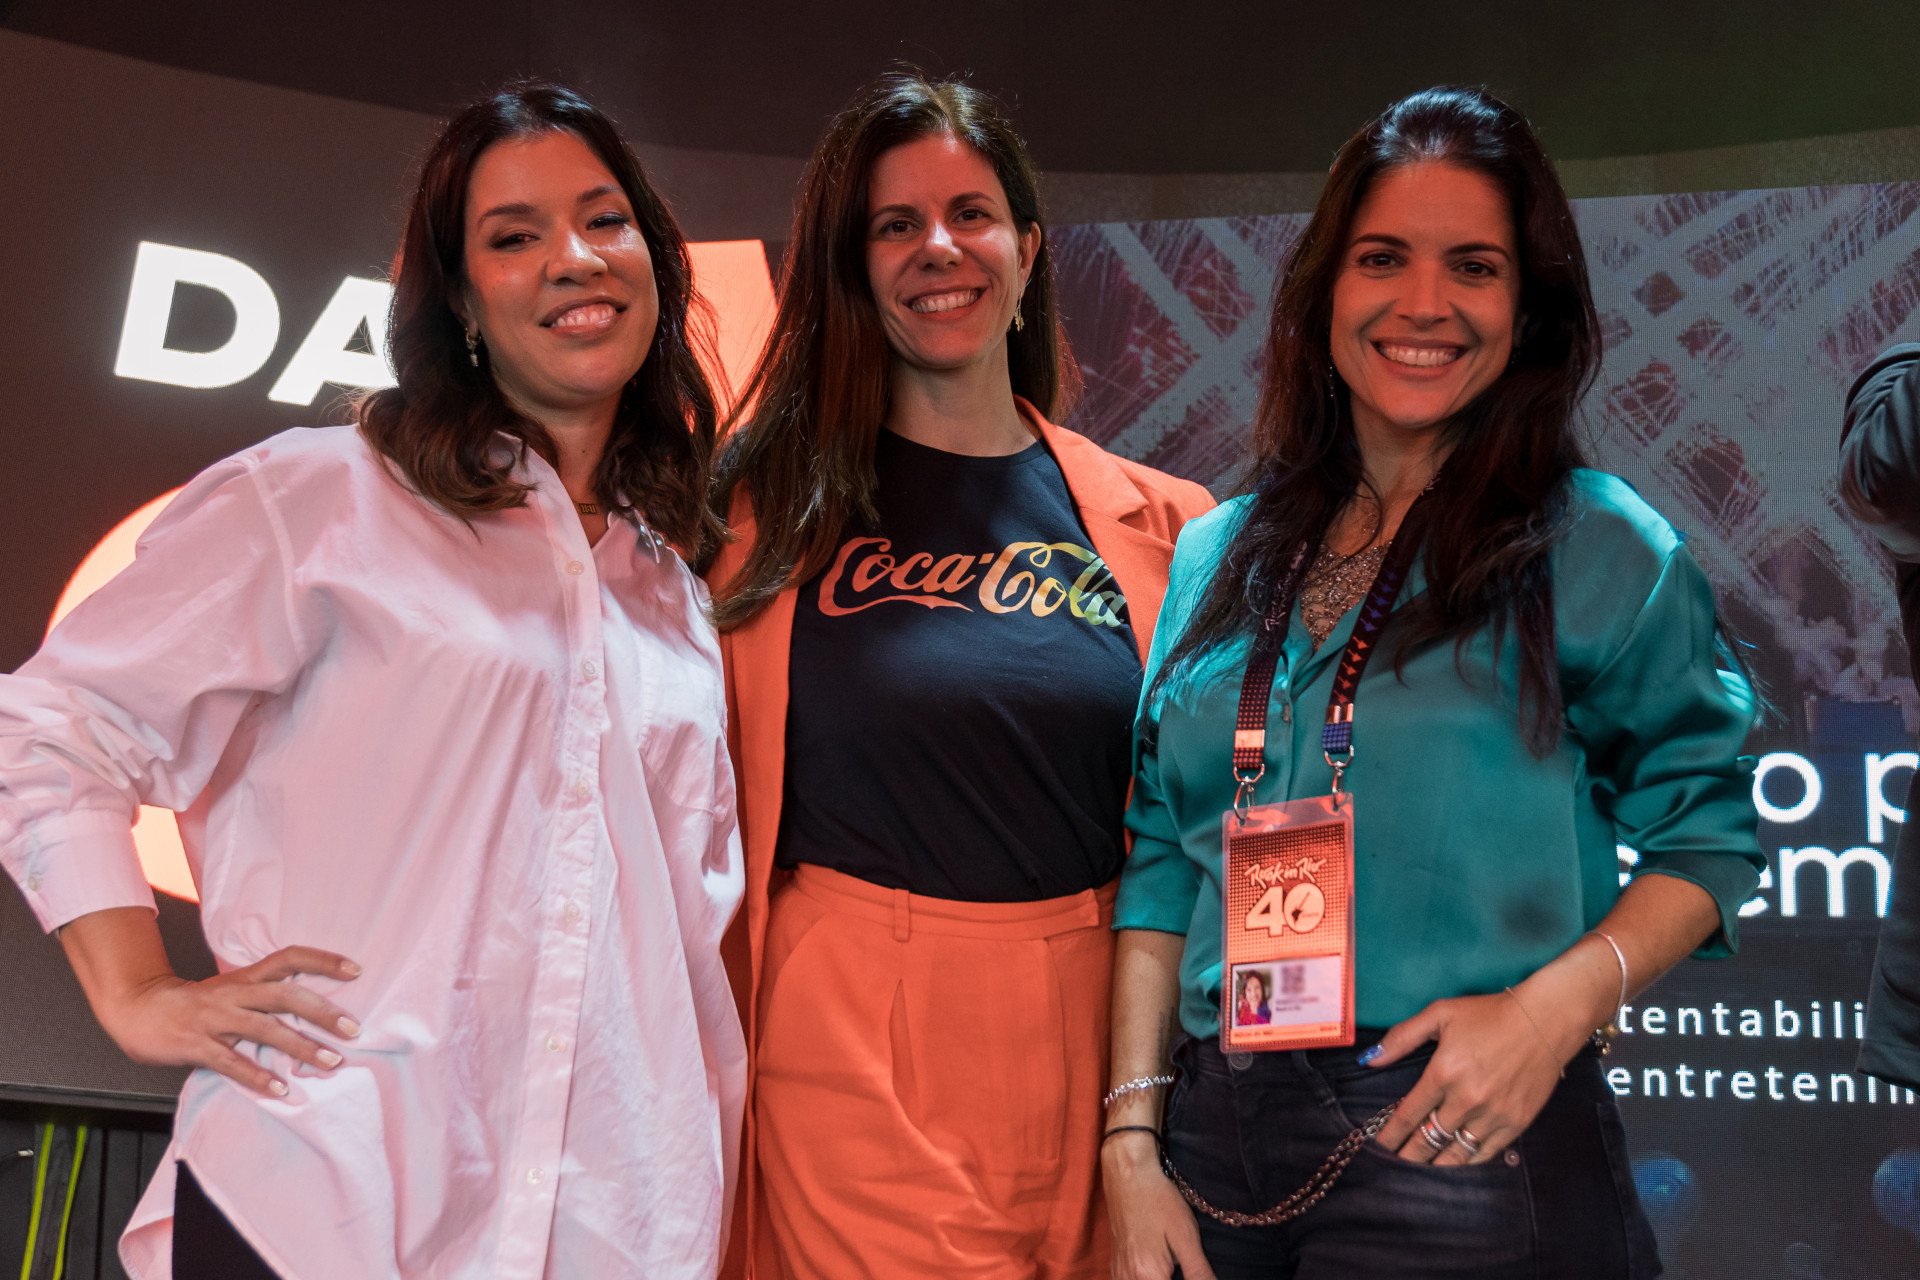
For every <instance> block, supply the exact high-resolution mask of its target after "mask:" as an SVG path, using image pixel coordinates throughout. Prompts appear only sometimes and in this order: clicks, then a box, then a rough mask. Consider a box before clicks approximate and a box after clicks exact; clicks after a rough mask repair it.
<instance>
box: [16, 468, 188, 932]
mask: <svg viewBox="0 0 1920 1280" xmlns="http://www.w3.org/2000/svg"><path fill="white" fill-rule="evenodd" d="M179 492H180V491H179V490H178V489H175V490H173V491H172V492H171V493H163V494H161V495H160V496H159V497H157V498H155V499H154V500H153V501H152V502H149V503H148V504H147V505H146V506H144V507H141V508H140V509H139V510H138V511H136V512H134V513H133V514H132V515H130V516H128V517H127V518H126V519H125V520H122V521H121V522H120V523H119V524H117V525H115V526H113V528H112V530H111V531H109V532H108V534H107V536H106V537H104V538H102V539H100V543H99V545H98V546H96V547H94V549H93V550H91V551H89V552H87V558H86V559H84V560H82V561H81V562H80V567H79V568H78V569H76V570H74V573H73V577H72V578H71V579H69V580H68V582H67V589H66V590H65V591H62V592H61V593H60V600H59V603H57V604H55V605H54V606H53V617H52V618H50V619H49V620H48V621H47V630H49V631H51V630H53V628H54V626H55V625H56V624H57V623H58V622H59V621H60V619H62V618H64V617H66V616H67V614H69V613H71V612H72V611H73V607H74V606H75V605H77V604H79V603H80V602H81V601H82V600H85V599H86V598H87V597H88V596H90V595H92V594H93V593H94V591H95V590H97V589H98V588H99V587H100V585H101V584H102V583H104V582H106V581H107V580H108V579H109V578H111V577H113V575H115V574H116V573H119V572H120V571H121V570H122V569H124V568H126V567H127V566H128V565H130V564H132V563H133V548H134V544H135V543H137V542H139V541H140V535H141V534H143V533H145V532H146V531H147V526H148V525H150V524H152V523H153V520H154V517H155V516H157V515H159V514H160V512H161V510H162V509H164V508H165V507H166V505H167V504H168V503H169V502H172V501H173V495H174V494H176V493H179ZM133 845H134V848H136V849H138V850H139V851H140V869H141V870H142V871H145V872H146V873H147V883H148V884H150V885H152V886H153V887H154V888H156V889H158V890H160V891H161V892H162V893H170V894H172V895H173V896H174V897H176V898H185V899H186V900H187V901H189V902H198V901H200V891H199V890H198V889H196V888H195V887H194V884H193V873H192V872H191V871H189V870H188V869H187V854H186V850H184V849H182V848H181V847H180V827H179V825H178V824H177V823H176V822H174V820H173V814H172V813H171V812H169V811H168V810H166V809H155V808H153V807H151V806H148V805H142V806H141V807H140V817H139V819H138V820H137V821H136V822H135V823H134V826H133Z"/></svg>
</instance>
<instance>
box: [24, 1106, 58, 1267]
mask: <svg viewBox="0 0 1920 1280" xmlns="http://www.w3.org/2000/svg"><path fill="white" fill-rule="evenodd" d="M51 1146H53V1126H52V1125H50V1124H43V1125H41V1126H40V1142H39V1147H40V1149H39V1150H38V1151H36V1152H35V1153H34V1161H33V1209H32V1213H31V1216H30V1217H28V1219H27V1253H26V1256H25V1257H23V1258H21V1259H20V1280H33V1247H34V1245H36V1244H38V1243H39V1241H40V1207H41V1205H42V1204H44V1203H45V1201H46V1198H47V1149H48V1148H49V1147H51Z"/></svg>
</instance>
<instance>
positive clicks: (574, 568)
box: [567, 560, 587, 578]
mask: <svg viewBox="0 0 1920 1280" xmlns="http://www.w3.org/2000/svg"><path fill="white" fill-rule="evenodd" d="M586 571H587V566H585V565H583V564H581V563H580V562H579V561H578V560H569V561H567V572H568V573H570V574H572V575H573V576H574V577H576V578H577V577H579V576H580V575H581V574H583V573H585V572H586Z"/></svg>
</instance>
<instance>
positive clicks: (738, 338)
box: [687, 240, 774, 413]
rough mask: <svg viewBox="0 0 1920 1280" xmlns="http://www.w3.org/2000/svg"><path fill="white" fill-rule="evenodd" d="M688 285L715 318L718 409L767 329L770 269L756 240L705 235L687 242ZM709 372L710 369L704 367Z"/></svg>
mask: <svg viewBox="0 0 1920 1280" xmlns="http://www.w3.org/2000/svg"><path fill="white" fill-rule="evenodd" d="M687 248H688V250H689V251H690V252H691V253H692V255H693V278H694V285H695V287H697V288H698V289H699V290H700V294H701V296H702V297H704V298H705V299H706V300H707V301H708V302H710V303H711V304H713V310H714V315H715V318H716V319H717V320H718V321H719V328H720V333H719V346H720V351H719V356H720V370H719V373H720V376H719V377H715V378H714V379H713V381H714V393H715V395H716V396H717V397H718V399H719V401H720V408H721V411H722V412H723V413H724V412H725V411H726V410H727V409H728V408H730V407H731V406H732V404H733V398H734V396H735V394H737V393H738V392H739V390H740V389H741V388H742V387H744V386H745V385H746V382H747V375H748V374H750V373H752V372H753V361H754V358H755V357H756V356H758V355H759V354H760V348H761V346H762V345H764V344H765V343H766V340H767V333H768V331H769V330H771V329H772V328H773V307H774V302H773V273H772V272H771V271H769V270H768V268H767V250H766V246H765V245H763V244H761V243H760V241H758V240H709V241H707V242H705V243H703V244H691V245H688V246H687ZM707 373H708V376H709V377H712V376H713V374H714V370H712V369H709V370H708V371H707Z"/></svg>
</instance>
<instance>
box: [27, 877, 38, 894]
mask: <svg viewBox="0 0 1920 1280" xmlns="http://www.w3.org/2000/svg"><path fill="white" fill-rule="evenodd" d="M27 892H28V893H38V892H40V877H39V876H37V875H31V876H28V877H27Z"/></svg>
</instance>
